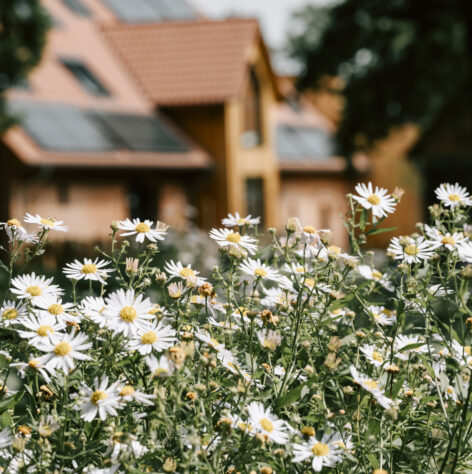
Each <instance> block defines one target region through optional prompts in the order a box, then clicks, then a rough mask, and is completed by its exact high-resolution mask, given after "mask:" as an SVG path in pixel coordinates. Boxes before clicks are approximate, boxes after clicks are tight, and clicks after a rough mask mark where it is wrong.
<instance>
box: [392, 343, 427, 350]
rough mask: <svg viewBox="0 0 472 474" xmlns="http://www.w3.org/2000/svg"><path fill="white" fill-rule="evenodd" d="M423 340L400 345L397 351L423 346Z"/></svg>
mask: <svg viewBox="0 0 472 474" xmlns="http://www.w3.org/2000/svg"><path fill="white" fill-rule="evenodd" d="M424 345H425V343H424V342H415V343H414V344H408V345H406V346H404V347H402V348H401V349H400V350H399V351H398V352H405V351H411V350H412V349H417V348H418V347H421V346H424Z"/></svg>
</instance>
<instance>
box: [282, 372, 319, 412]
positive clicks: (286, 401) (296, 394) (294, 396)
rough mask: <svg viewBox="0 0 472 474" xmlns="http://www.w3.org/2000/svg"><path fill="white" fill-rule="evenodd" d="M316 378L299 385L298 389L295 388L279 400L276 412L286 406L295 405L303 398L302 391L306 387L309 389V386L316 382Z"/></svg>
mask: <svg viewBox="0 0 472 474" xmlns="http://www.w3.org/2000/svg"><path fill="white" fill-rule="evenodd" d="M314 379H315V377H312V378H310V379H308V380H306V381H305V382H303V383H302V384H300V385H298V386H297V387H295V388H293V389H292V390H289V391H288V392H287V393H286V394H285V395H283V396H282V397H280V398H279V400H278V401H277V403H276V404H275V408H276V410H279V409H280V408H283V407H284V406H286V405H290V403H293V402H294V401H295V400H298V399H300V398H301V397H302V391H303V388H304V387H307V386H308V385H309V384H311V383H313V382H314Z"/></svg>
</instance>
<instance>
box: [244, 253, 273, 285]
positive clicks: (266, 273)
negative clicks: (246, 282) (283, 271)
mask: <svg viewBox="0 0 472 474" xmlns="http://www.w3.org/2000/svg"><path fill="white" fill-rule="evenodd" d="M239 268H240V270H241V271H242V272H243V273H245V274H246V275H249V276H250V277H252V278H260V279H261V280H275V281H276V280H278V279H279V277H280V274H279V272H278V271H277V270H272V268H270V267H269V266H268V265H266V264H265V263H262V262H261V259H260V258H258V259H257V260H254V259H252V258H247V259H246V260H244V262H242V263H241V264H240V265H239Z"/></svg>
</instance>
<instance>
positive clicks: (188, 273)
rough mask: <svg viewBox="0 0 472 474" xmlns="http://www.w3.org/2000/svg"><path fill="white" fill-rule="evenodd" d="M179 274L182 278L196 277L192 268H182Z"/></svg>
mask: <svg viewBox="0 0 472 474" xmlns="http://www.w3.org/2000/svg"><path fill="white" fill-rule="evenodd" d="M179 275H180V276H181V277H182V278H188V277H194V276H195V272H194V271H193V270H192V269H191V268H182V270H180V272H179Z"/></svg>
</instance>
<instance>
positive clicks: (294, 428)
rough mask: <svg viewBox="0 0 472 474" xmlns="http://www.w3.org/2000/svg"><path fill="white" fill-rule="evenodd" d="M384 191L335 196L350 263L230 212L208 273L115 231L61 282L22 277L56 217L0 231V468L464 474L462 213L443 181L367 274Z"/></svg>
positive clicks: (66, 227) (471, 236)
mask: <svg viewBox="0 0 472 474" xmlns="http://www.w3.org/2000/svg"><path fill="white" fill-rule="evenodd" d="M401 194H402V191H401V190H399V189H397V190H395V191H393V192H392V193H391V194H389V191H387V190H386V189H382V188H378V187H374V186H373V185H372V184H371V183H368V184H359V185H358V186H357V187H356V194H354V195H348V196H347V199H348V202H349V212H348V214H347V215H346V216H344V220H345V227H346V232H347V233H348V235H349V240H350V249H349V250H347V249H344V250H343V249H341V248H339V247H336V246H334V245H332V243H331V241H330V231H329V230H328V229H324V230H319V229H315V228H314V227H313V226H311V225H310V223H300V222H299V220H298V219H296V218H293V219H290V220H289V222H288V223H287V225H286V228H285V232H284V233H283V234H279V233H277V232H276V231H275V229H261V228H260V224H259V218H257V217H252V216H247V217H242V216H240V215H239V214H236V215H229V216H228V217H227V218H225V219H224V220H223V221H222V227H221V228H219V229H212V230H211V232H210V234H209V239H210V241H211V242H212V246H214V247H215V248H218V249H219V253H220V257H219V260H218V261H217V262H215V263H216V264H215V265H213V266H212V268H211V270H210V271H209V272H203V271H201V272H199V269H198V268H195V267H194V265H195V261H197V257H198V259H199V260H202V258H203V259H204V258H205V256H204V255H203V256H202V255H195V261H192V259H191V258H190V257H191V254H190V255H189V253H188V252H187V257H188V261H184V262H182V261H180V260H168V261H164V262H162V260H160V255H161V254H160V246H161V244H162V243H163V242H164V241H165V239H166V236H167V232H168V229H167V226H166V225H165V224H163V223H161V222H158V223H157V224H156V223H154V222H151V221H149V220H140V219H133V220H130V219H126V220H124V221H120V222H113V223H112V224H111V232H110V242H109V244H107V245H105V246H104V247H103V248H97V255H96V256H95V257H93V258H85V259H82V260H75V261H72V262H70V263H68V264H67V265H66V266H65V268H63V269H59V270H60V271H61V273H63V275H65V276H66V277H67V279H68V280H69V281H70V284H68V285H67V286H65V287H64V285H63V287H61V286H59V285H57V284H56V283H55V282H54V281H53V278H48V277H46V276H43V275H40V274H36V273H34V272H32V270H31V266H30V265H31V264H34V262H36V260H38V259H41V255H43V254H44V253H45V252H46V251H48V248H49V247H51V246H52V247H53V246H54V234H55V233H56V232H68V231H69V232H72V233H73V231H74V223H73V222H70V223H64V222H61V221H57V220H55V219H54V218H50V217H47V218H45V217H42V216H39V215H33V214H27V215H26V216H25V218H24V222H23V223H22V222H20V221H19V220H18V219H11V220H9V221H8V222H4V223H0V227H1V229H2V232H5V233H6V235H5V237H6V239H5V240H7V241H8V242H9V243H8V245H7V246H6V247H5V248H3V247H2V248H1V250H2V253H3V257H4V258H3V262H4V263H0V266H1V267H0V271H1V272H3V273H4V274H5V278H6V281H7V282H8V283H7V285H6V287H5V288H4V290H3V293H2V295H1V298H2V299H1V300H0V337H1V346H0V349H1V350H0V354H1V356H0V423H1V428H0V470H1V472H5V473H23V472H27V473H30V472H32V473H36V472H37V473H97V474H98V473H146V472H150V473H154V472H157V473H162V472H176V473H194V472H199V473H234V474H236V473H241V474H245V473H251V474H252V473H261V474H271V473H307V472H313V471H314V472H326V473H339V474H340V473H364V474H372V473H374V474H389V473H446V472H447V473H451V472H457V473H459V472H461V473H467V472H472V443H471V431H472V410H471V391H472V384H471V383H470V376H471V370H472V353H471V340H472V337H471V329H472V304H471V298H472V295H471V282H472V225H471V220H470V215H469V211H470V208H471V206H472V199H471V197H470V196H469V193H468V192H467V190H466V189H465V188H463V187H461V186H459V185H458V184H455V185H452V184H443V185H441V186H440V187H439V188H438V189H437V190H436V196H437V198H438V203H437V204H435V205H433V206H432V207H431V208H430V218H429V222H428V223H427V224H426V223H425V224H418V226H417V229H416V232H415V233H414V234H412V235H409V236H394V237H392V239H391V243H390V245H389V247H388V249H387V256H386V259H385V261H381V260H379V259H378V258H374V256H375V255H374V252H372V251H368V250H365V249H366V248H367V249H368V244H369V236H370V235H374V234H378V233H380V232H391V233H392V235H395V231H394V229H389V228H388V227H387V226H386V225H387V224H386V223H388V215H389V214H391V213H393V212H395V208H396V206H397V204H398V202H399V201H400V199H401ZM340 218H341V217H340ZM189 238H190V237H189ZM49 241H51V242H49ZM262 242H264V244H262ZM157 262H160V263H159V264H158V263H157Z"/></svg>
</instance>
